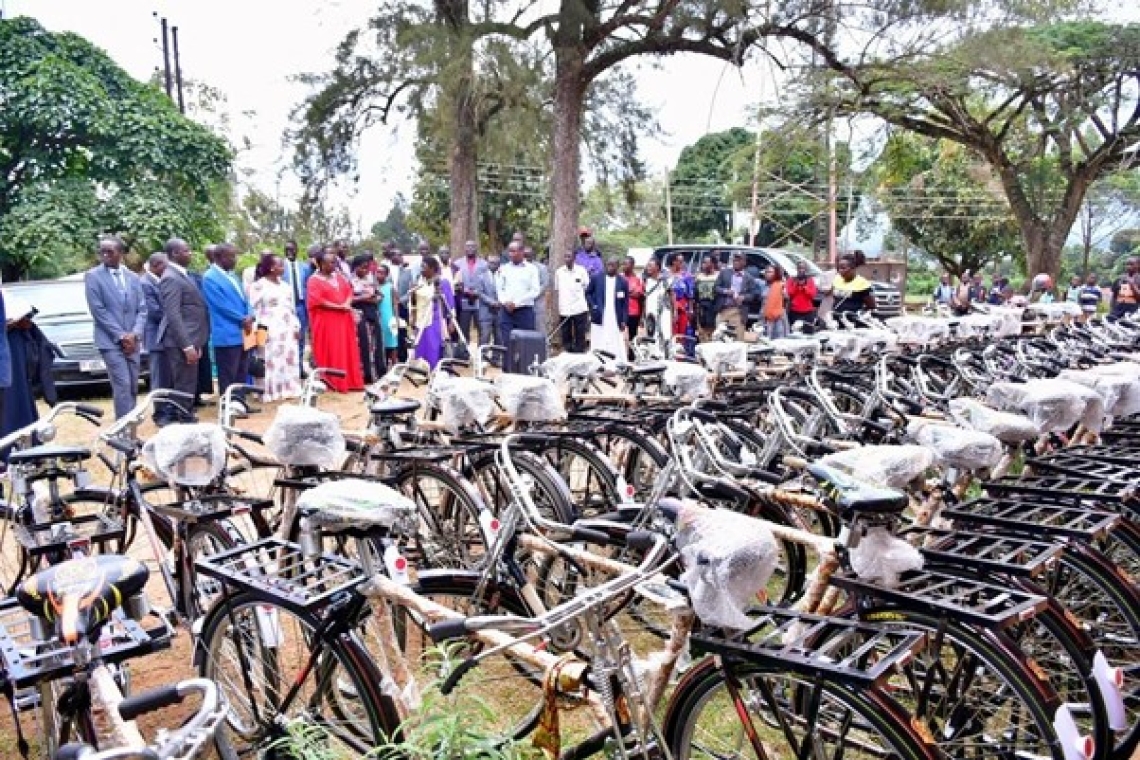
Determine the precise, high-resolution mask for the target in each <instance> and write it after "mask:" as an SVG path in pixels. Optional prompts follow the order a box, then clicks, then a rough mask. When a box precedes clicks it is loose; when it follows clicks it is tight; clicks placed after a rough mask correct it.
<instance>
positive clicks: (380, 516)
mask: <svg viewBox="0 0 1140 760" xmlns="http://www.w3.org/2000/svg"><path fill="white" fill-rule="evenodd" d="M297 509H298V510H300V511H301V512H303V513H305V516H306V517H307V518H308V519H309V522H310V523H312V524H314V525H316V526H318V527H321V528H325V529H327V530H332V531H335V530H337V529H338V528H340V529H343V528H367V527H380V528H397V527H401V528H403V527H407V528H411V529H414V528H415V525H416V505H415V502H413V501H412V500H411V499H409V498H408V497H407V496H404V495H403V494H402V493H400V492H399V491H397V490H395V489H394V488H390V487H389V486H386V485H384V484H383V483H377V482H375V481H373V480H360V479H357V478H347V479H344V480H329V481H325V482H324V483H321V484H320V485H318V486H314V487H313V488H309V489H307V490H305V491H302V492H301V495H300V496H299V497H297Z"/></svg>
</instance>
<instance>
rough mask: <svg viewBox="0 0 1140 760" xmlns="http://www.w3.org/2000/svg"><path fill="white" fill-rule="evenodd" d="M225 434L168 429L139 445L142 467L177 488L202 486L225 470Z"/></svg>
mask: <svg viewBox="0 0 1140 760" xmlns="http://www.w3.org/2000/svg"><path fill="white" fill-rule="evenodd" d="M226 454H227V451H226V434H225V432H224V431H223V430H222V429H221V428H220V427H218V426H217V425H211V424H204V423H203V424H195V425H170V426H169V427H164V428H163V429H162V430H159V431H158V432H157V433H156V434H155V435H154V436H153V437H151V439H150V440H149V441H147V442H146V443H145V444H144V445H143V449H142V460H143V463H144V464H145V465H146V466H147V468H149V469H150V470H151V472H153V473H154V474H155V475H157V476H158V477H160V478H162V479H163V480H165V481H166V482H168V483H173V484H175V485H180V486H205V485H209V484H210V483H212V482H213V480H214V478H216V477H218V475H221V474H222V471H223V470H225V469H226Z"/></svg>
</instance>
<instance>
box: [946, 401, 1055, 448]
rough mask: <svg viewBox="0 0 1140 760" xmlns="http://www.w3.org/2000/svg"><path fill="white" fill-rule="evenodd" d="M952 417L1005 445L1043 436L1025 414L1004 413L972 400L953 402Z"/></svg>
mask: <svg viewBox="0 0 1140 760" xmlns="http://www.w3.org/2000/svg"><path fill="white" fill-rule="evenodd" d="M950 416H951V418H953V420H954V421H955V422H957V423H958V424H959V425H962V426H964V427H968V428H970V429H971V430H977V431H979V432H982V433H989V434H990V435H992V436H994V437H995V438H997V439H998V440H999V441H1002V442H1003V443H1022V442H1024V441H1032V440H1034V439H1035V438H1037V437H1038V436H1039V435H1041V431H1040V430H1038V429H1037V424H1036V423H1035V422H1033V420H1031V419H1029V418H1028V417H1026V416H1025V415H1024V414H1017V413H1015V412H1002V411H999V410H997V409H994V408H992V407H988V406H986V405H985V404H983V403H982V402H980V401H975V400H974V399H972V398H956V399H954V400H952V401H951V402H950Z"/></svg>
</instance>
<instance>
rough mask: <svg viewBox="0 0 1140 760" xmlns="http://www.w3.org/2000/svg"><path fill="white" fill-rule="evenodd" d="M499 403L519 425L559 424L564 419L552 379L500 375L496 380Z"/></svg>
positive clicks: (562, 408)
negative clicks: (528, 423) (530, 423)
mask: <svg viewBox="0 0 1140 760" xmlns="http://www.w3.org/2000/svg"><path fill="white" fill-rule="evenodd" d="M495 387H496V388H497V389H498V391H499V400H500V401H501V402H502V404H503V408H504V409H505V410H506V412H507V414H508V415H510V417H511V419H514V420H518V421H521V422H558V421H559V420H564V419H566V407H565V406H564V405H563V403H562V394H561V393H559V392H558V387H557V386H556V385H555V384H554V382H553V381H552V380H549V379H548V378H545V377H531V376H529V375H509V374H502V375H499V376H498V377H496V378H495Z"/></svg>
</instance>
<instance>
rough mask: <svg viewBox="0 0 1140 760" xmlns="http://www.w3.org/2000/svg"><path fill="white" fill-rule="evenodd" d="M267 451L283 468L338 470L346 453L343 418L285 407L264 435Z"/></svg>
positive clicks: (305, 409)
mask: <svg viewBox="0 0 1140 760" xmlns="http://www.w3.org/2000/svg"><path fill="white" fill-rule="evenodd" d="M265 448H267V449H269V450H270V451H271V452H273V456H275V457H277V461H279V462H281V463H282V464H287V465H290V466H293V467H323V468H325V469H337V468H339V467H340V465H341V463H342V462H344V452H345V442H344V435H343V434H342V433H341V431H340V418H338V417H337V416H336V415H335V414H332V413H330V412H322V411H321V410H320V409H314V408H312V407H310V406H299V405H297V404H286V405H284V406H282V407H280V408H279V409H278V410H277V415H276V416H275V417H274V418H273V424H272V425H270V426H269V429H268V430H266V431H265Z"/></svg>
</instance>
